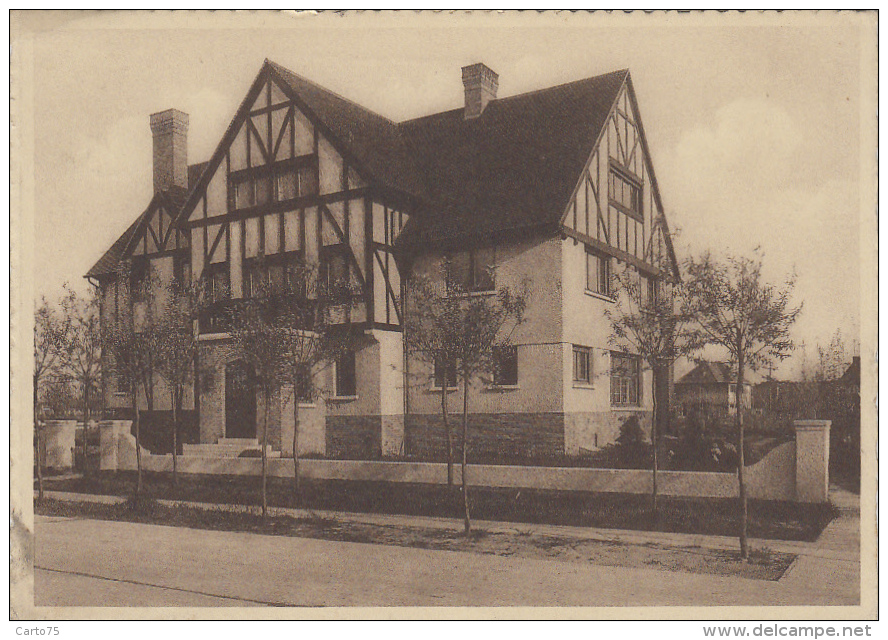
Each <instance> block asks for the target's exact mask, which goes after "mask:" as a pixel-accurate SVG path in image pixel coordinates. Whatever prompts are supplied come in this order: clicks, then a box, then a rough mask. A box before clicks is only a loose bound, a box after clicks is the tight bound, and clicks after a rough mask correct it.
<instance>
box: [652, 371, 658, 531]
mask: <svg viewBox="0 0 888 640" xmlns="http://www.w3.org/2000/svg"><path fill="white" fill-rule="evenodd" d="M652 378H653V380H652V382H653V384H652V385H651V387H653V389H652V390H653V394H652V400H653V415H652V416H651V445H652V446H653V449H654V460H653V469H652V476H651V480H652V487H651V520H652V521H653V522H657V515H658V514H657V466H658V458H659V448H660V431H659V428H658V427H659V425H658V424H657V423H658V421H659V415H658V413H657V391H658V390H659V387H658V386H657V383H658V381H659V378H660V375H659V372H658V369H657V365H654V367H653V371H652Z"/></svg>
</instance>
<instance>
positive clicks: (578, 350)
mask: <svg viewBox="0 0 888 640" xmlns="http://www.w3.org/2000/svg"><path fill="white" fill-rule="evenodd" d="M573 356H574V371H573V379H574V382H579V383H581V384H592V349H591V348H589V347H581V346H579V345H576V344H575V345H574V347H573Z"/></svg>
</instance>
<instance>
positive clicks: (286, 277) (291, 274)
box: [244, 251, 307, 298]
mask: <svg viewBox="0 0 888 640" xmlns="http://www.w3.org/2000/svg"><path fill="white" fill-rule="evenodd" d="M306 276H307V274H306V270H305V268H304V267H303V258H302V252H301V251H289V252H287V253H276V254H273V255H270V256H265V257H264V258H251V259H248V260H245V261H244V297H245V298H254V297H257V296H259V295H271V296H283V295H300V296H304V295H305V293H306V284H307V282H306V280H307V277H306Z"/></svg>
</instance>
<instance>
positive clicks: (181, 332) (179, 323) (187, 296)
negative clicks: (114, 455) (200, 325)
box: [157, 280, 205, 485]
mask: <svg viewBox="0 0 888 640" xmlns="http://www.w3.org/2000/svg"><path fill="white" fill-rule="evenodd" d="M204 304H205V294H204V290H203V286H202V285H201V283H199V282H195V283H180V282H178V281H176V280H172V281H171V282H170V283H169V284H168V286H167V297H166V301H165V304H164V306H163V310H162V314H161V317H160V320H159V322H158V326H157V347H158V361H157V372H158V373H159V374H160V376H161V377H162V378H163V379H164V380H165V381H166V383H167V386H168V387H169V391H170V408H171V410H172V425H171V431H172V445H173V485H175V484H176V481H177V479H178V459H179V455H178V453H179V431H180V428H179V418H180V411H181V408H182V398H183V396H184V394H185V388H186V387H187V386H188V385H189V384H191V383H193V381H194V379H195V367H196V363H197V353H198V347H199V343H198V340H197V337H196V335H195V326H194V323H195V322H196V321H197V320H198V316H199V313H200V311H201V309H203V307H204Z"/></svg>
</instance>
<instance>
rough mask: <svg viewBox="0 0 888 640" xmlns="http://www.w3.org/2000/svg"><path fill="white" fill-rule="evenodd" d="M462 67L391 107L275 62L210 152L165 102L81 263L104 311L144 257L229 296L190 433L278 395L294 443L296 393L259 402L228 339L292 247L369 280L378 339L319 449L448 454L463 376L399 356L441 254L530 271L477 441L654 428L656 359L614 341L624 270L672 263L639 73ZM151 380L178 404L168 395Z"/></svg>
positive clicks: (480, 444) (361, 300)
mask: <svg viewBox="0 0 888 640" xmlns="http://www.w3.org/2000/svg"><path fill="white" fill-rule="evenodd" d="M462 71H463V83H464V90H465V106H464V108H460V109H455V110H452V111H447V112H444V113H439V114H435V115H432V116H428V117H424V118H419V119H416V120H410V121H405V122H401V123H396V122H393V121H391V120H389V119H387V118H385V117H383V116H380V115H377V114H375V113H373V112H371V111H369V110H367V109H365V108H363V107H361V106H359V105H357V104H355V103H353V102H351V101H349V100H347V99H345V98H342V97H340V96H338V95H336V94H334V93H332V92H330V91H328V90H326V89H324V88H322V87H320V86H318V85H316V84H314V83H312V82H310V81H308V80H306V79H304V78H302V77H300V76H298V75H296V74H294V73H292V72H290V71H288V70H286V69H284V68H282V67H280V66H278V65H276V64H274V63H272V62H269V61H266V62H265V64H264V65H263V66H262V69H261V70H260V72H259V74H258V75H257V77H256V79H255V81H254V82H253V84H252V86H251V87H250V89H249V91H248V92H247V95H246V96H245V98H244V100H243V102H242V104H241V106H240V108H239V109H238V111H237V113H236V114H235V116H234V118H233V120H232V121H231V124H230V125H229V127H228V129H227V131H226V132H225V135H224V136H223V138H222V139H221V141H220V142H219V144H218V146H217V148H216V151H215V152H214V153H213V155H212V157H211V158H210V159H209V161H208V162H205V163H202V164H199V165H191V166H189V165H188V164H187V159H186V147H187V144H186V131H187V126H188V116H187V115H186V114H184V113H181V112H179V111H176V110H169V111H165V112H162V113H159V114H154V115H152V116H151V128H152V131H153V134H154V184H155V196H154V198H153V199H152V201H151V203H150V204H149V206H148V208H147V209H146V210H145V212H144V213H143V214H142V215H141V216H140V217H139V218H138V219H137V220H136V221H135V222H134V223H133V225H132V226H131V227H130V229H128V230H127V231H126V233H125V234H124V235H123V236H122V237H121V238H120V239H119V240H118V241H117V242H116V243H115V244H114V245H113V246H112V247H111V249H109V251H108V252H107V253H106V254H105V256H103V257H102V259H101V260H100V261H99V262H98V263H97V264H96V265H95V266H94V267H93V268H92V269H91V270H90V272H89V273H88V274H87V277H88V278H90V279H91V281H95V283H96V284H97V285H98V286H99V288H100V290H101V295H102V300H103V305H102V318H103V322H110V321H111V319H112V318H115V317H116V318H118V320H119V318H120V317H121V316H122V315H124V316H126V317H130V318H131V317H139V316H140V314H144V313H145V311H144V310H141V309H139V308H138V307H139V305H144V303H142V302H140V301H138V300H136V301H132V300H131V299H130V296H129V291H131V290H132V287H131V284H135V283H136V282H138V281H139V280H140V279H141V278H144V277H147V275H146V274H148V273H154V274H156V275H158V276H159V278H160V279H161V280H162V279H169V278H182V279H185V280H187V279H189V278H191V279H203V280H204V281H205V282H206V283H207V285H208V287H209V289H210V291H212V292H213V295H214V296H215V298H216V299H215V307H214V309H212V310H210V312H208V313H206V314H204V315H203V316H202V317H201V319H200V321H199V322H198V327H197V330H198V331H199V335H200V340H201V345H202V346H201V351H200V365H199V371H200V372H201V376H200V378H201V379H200V382H199V384H198V385H196V387H195V390H193V391H194V392H193V393H189V394H188V395H187V397H186V398H185V404H186V405H187V406H186V407H185V409H186V410H187V411H191V412H192V413H193V415H194V424H195V431H194V433H195V439H197V440H199V441H200V442H202V443H215V442H216V441H217V440H218V439H220V438H226V437H227V438H231V437H247V438H255V437H256V424H257V421H259V420H261V417H262V415H263V413H264V412H266V411H267V412H268V417H269V424H270V428H269V439H270V444H271V445H272V447H273V448H275V449H277V450H283V451H284V452H286V450H287V446H286V443H287V442H289V440H290V438H291V437H292V432H293V412H292V404H291V402H292V389H287V388H284V389H281V390H279V392H277V393H276V394H275V396H274V398H273V401H272V405H271V406H269V407H263V406H262V400H261V397H260V398H257V397H256V394H255V392H252V391H247V390H244V388H243V385H237V384H232V383H231V382H232V380H235V379H237V378H238V377H239V376H240V375H242V374H243V373H244V367H245V365H244V363H242V362H238V361H232V360H231V357H230V356H229V354H228V350H227V349H226V345H227V344H228V341H229V338H228V336H227V334H226V333H225V331H224V325H223V324H221V322H220V318H221V317H222V316H221V314H220V312H221V311H222V310H223V309H224V308H225V306H226V305H229V304H231V303H232V301H234V300H237V299H240V298H244V297H248V296H250V295H251V291H252V290H253V287H252V286H251V283H252V282H253V281H254V279H256V278H266V277H269V278H270V280H271V282H272V283H273V284H274V283H279V284H280V286H281V290H280V292H279V293H280V295H281V296H285V295H286V290H285V288H286V287H285V283H286V280H287V279H286V273H287V265H289V264H293V263H294V261H298V260H302V261H305V262H306V263H308V264H312V265H317V267H318V269H319V271H320V273H322V274H323V276H324V277H325V278H328V279H335V280H347V281H348V282H350V283H351V284H352V285H354V286H355V287H356V288H357V289H358V290H359V291H360V296H359V297H358V298H357V299H356V300H355V302H354V304H353V306H352V309H351V313H350V314H349V315H350V318H349V321H348V323H349V325H350V326H351V328H352V330H354V331H356V332H360V333H362V334H363V335H364V336H365V337H366V340H364V341H362V343H361V344H362V346H361V347H359V348H358V349H357V351H356V352H355V353H352V354H349V355H347V356H345V357H343V358H342V359H341V360H340V361H339V362H337V363H336V365H335V366H334V367H332V368H330V369H329V370H326V371H324V372H322V374H321V376H322V378H323V379H321V380H319V383H320V386H321V387H322V388H324V389H326V393H325V394H324V397H323V399H321V400H318V401H316V402H315V403H313V404H311V405H306V406H304V407H303V409H304V410H301V420H302V425H303V426H302V427H301V429H300V443H301V445H300V448H301V449H302V450H303V452H305V453H316V454H323V455H327V456H331V457H370V458H372V457H379V456H381V455H398V454H407V455H413V456H437V455H440V453H441V450H442V448H443V427H442V424H441V417H440V393H439V392H440V385H441V384H446V385H448V386H451V385H454V386H455V384H454V381H453V380H451V379H450V375H449V372H448V371H446V369H447V367H446V366H444V365H443V364H442V366H441V367H435V369H438V370H432V368H426V367H424V366H423V365H422V364H421V363H420V362H418V361H414V360H413V359H411V358H405V351H404V347H403V335H402V330H401V327H402V314H403V313H404V310H403V308H402V299H403V295H404V290H405V289H404V287H405V280H406V279H408V278H409V277H410V276H411V274H415V273H428V274H432V275H435V274H437V273H439V267H440V264H441V262H442V260H443V259H444V257H445V256H448V257H449V258H450V259H451V261H452V264H453V265H454V267H455V269H456V270H457V271H458V272H459V273H460V274H461V277H462V279H463V280H464V281H465V284H466V285H467V286H468V287H470V288H471V289H473V290H474V291H475V292H476V293H477V295H485V294H487V293H488V292H491V291H493V290H494V289H495V288H496V286H498V285H501V284H509V285H519V284H521V283H522V282H525V281H530V285H531V286H530V296H529V300H528V309H527V314H526V315H527V322H526V323H525V324H524V325H522V326H521V327H520V328H519V331H518V332H517V334H516V335H515V336H513V341H514V343H515V344H516V347H515V348H514V349H511V350H508V351H507V352H504V353H503V357H502V360H503V361H502V363H501V366H500V367H499V368H498V371H499V374H498V376H497V378H496V379H495V380H494V381H493V384H491V385H489V386H487V385H482V384H481V383H480V382H476V385H477V391H478V392H477V393H474V394H473V397H472V403H471V406H470V411H471V413H472V415H471V428H470V431H471V433H472V438H473V441H472V449H473V451H475V452H483V451H488V452H491V453H501V454H506V455H510V456H516V457H519V458H520V457H538V456H541V455H543V456H551V455H563V454H568V455H574V454H578V453H581V452H582V451H584V450H592V449H595V448H598V447H601V446H604V445H605V444H608V443H611V442H613V441H614V440H615V439H616V436H617V434H618V431H619V426H620V424H621V423H622V422H623V421H625V419H626V418H627V417H629V416H630V415H637V416H638V417H639V418H641V420H642V422H643V423H645V424H648V423H649V418H650V411H651V407H652V395H651V394H652V388H651V379H652V376H651V372H650V371H649V370H647V369H646V368H645V366H644V365H643V363H642V361H641V360H640V358H638V357H637V356H635V355H633V354H631V353H622V352H615V351H613V350H612V347H611V346H610V345H609V337H610V333H611V331H610V323H609V321H608V319H607V318H606V316H605V310H606V309H608V308H610V307H611V306H612V305H613V304H614V303H613V295H614V292H613V291H612V290H611V287H612V279H611V274H612V272H613V271H614V270H616V269H622V268H629V269H632V270H635V271H637V272H638V274H639V277H641V278H644V279H646V280H647V282H648V284H647V285H646V290H651V291H655V292H657V291H662V292H663V293H662V294H663V295H668V283H669V282H671V281H674V279H675V278H677V277H678V269H677V262H676V259H675V255H674V251H673V248H672V244H671V240H670V235H669V231H668V226H667V223H666V219H665V217H664V214H663V205H662V202H661V200H660V194H659V191H658V187H657V181H656V178H655V176H654V170H653V165H652V163H651V159H650V154H649V150H648V146H647V142H646V140H645V136H644V130H643V127H642V124H641V117H640V115H639V112H638V105H637V102H636V97H635V92H634V90H633V87H632V81H631V78H630V75H629V72H628V71H626V70H623V71H617V72H613V73H609V74H605V75H602V76H598V77H594V78H589V79H586V80H580V81H577V82H572V83H568V84H564V85H560V86H557V87H552V88H549V89H544V90H541V91H535V92H532V93H527V94H522V95H518V96H511V97H506V98H497V95H496V94H497V84H498V77H497V75H496V74H495V73H494V72H493V71H491V70H490V69H488V68H487V67H486V66H484V65H483V64H476V65H472V66H469V67H465V68H463V70H462ZM260 258H264V260H261V261H260ZM260 272H261V273H260ZM127 314H128V315H127ZM343 322H345V319H343ZM106 365H107V367H108V368H109V374H110V373H111V371H110V368H111V367H112V366H113V365H112V363H110V362H106ZM207 372H209V373H207ZM110 378H113V375H109V379H110ZM667 386H668V385H664V389H665V388H667ZM161 387H162V385H161ZM436 389H437V390H438V391H436ZM667 395H668V394H666V393H662V394H661V396H662V398H661V402H660V406H663V407H665V406H666V396H667ZM155 396H156V397H155V401H154V407H155V409H156V410H159V411H164V410H168V409H169V406H168V402H169V400H168V394H167V393H166V392H164V391H158V392H156V393H155ZM457 396H458V394H452V395H451V397H450V402H451V403H452V404H451V406H450V409H451V410H452V411H454V412H457V411H459V410H461V397H457ZM105 398H106V403H107V406H108V407H111V408H114V409H117V410H119V411H121V412H124V411H125V410H126V407H127V406H128V403H129V400H128V398H127V397H126V394H125V390H123V391H121V390H118V389H116V388H115V386H114V382H113V381H110V382H109V384H108V385H107V388H106V392H105ZM164 403H167V404H164ZM143 406H145V399H143Z"/></svg>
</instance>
